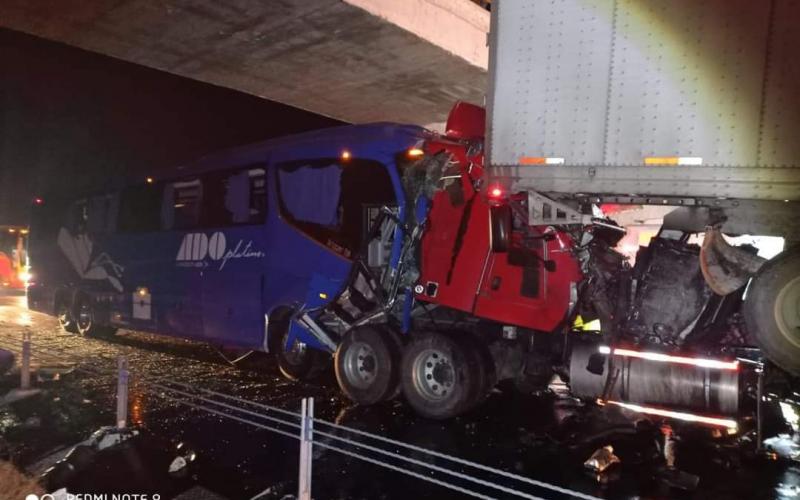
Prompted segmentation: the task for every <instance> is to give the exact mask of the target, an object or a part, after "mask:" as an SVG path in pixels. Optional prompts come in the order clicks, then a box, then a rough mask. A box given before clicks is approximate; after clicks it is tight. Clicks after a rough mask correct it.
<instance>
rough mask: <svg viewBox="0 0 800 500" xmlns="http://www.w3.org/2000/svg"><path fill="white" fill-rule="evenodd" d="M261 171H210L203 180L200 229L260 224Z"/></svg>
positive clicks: (263, 202)
mask: <svg viewBox="0 0 800 500" xmlns="http://www.w3.org/2000/svg"><path fill="white" fill-rule="evenodd" d="M264 181H265V179H264V169H263V168H255V167H252V168H246V169H239V170H235V171H226V172H214V173H211V174H209V175H208V176H206V177H205V178H204V179H203V204H204V207H203V227H226V226H234V225H239V224H263V223H264V217H265V215H266V189H265V182H264Z"/></svg>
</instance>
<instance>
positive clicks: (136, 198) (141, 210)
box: [117, 184, 161, 232]
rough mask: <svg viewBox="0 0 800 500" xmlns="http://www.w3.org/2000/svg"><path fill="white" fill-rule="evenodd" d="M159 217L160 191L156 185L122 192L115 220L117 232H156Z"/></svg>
mask: <svg viewBox="0 0 800 500" xmlns="http://www.w3.org/2000/svg"><path fill="white" fill-rule="evenodd" d="M160 215H161V190H160V189H159V186H158V185H153V184H142V185H139V186H131V187H128V188H125V189H124V190H123V191H122V193H121V195H120V202H119V217H118V219H117V227H118V228H119V231H121V232H146V231H157V230H158V229H159V226H160V224H159V222H160Z"/></svg>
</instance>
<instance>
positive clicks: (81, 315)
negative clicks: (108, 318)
mask: <svg viewBox="0 0 800 500" xmlns="http://www.w3.org/2000/svg"><path fill="white" fill-rule="evenodd" d="M77 324H78V330H80V332H81V333H83V332H87V331H89V329H90V328H91V327H92V309H91V307H89V304H86V303H83V304H81V306H80V308H78V318H77Z"/></svg>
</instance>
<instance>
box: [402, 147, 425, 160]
mask: <svg viewBox="0 0 800 500" xmlns="http://www.w3.org/2000/svg"><path fill="white" fill-rule="evenodd" d="M406 154H407V155H408V157H409V158H422V157H423V156H425V151H423V150H421V149H420V148H411V149H409V150H408V152H407V153H406Z"/></svg>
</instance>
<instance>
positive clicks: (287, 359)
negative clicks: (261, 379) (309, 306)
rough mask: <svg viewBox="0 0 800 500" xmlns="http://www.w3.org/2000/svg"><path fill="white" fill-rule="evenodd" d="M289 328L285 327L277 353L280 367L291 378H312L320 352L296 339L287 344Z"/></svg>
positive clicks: (317, 365) (315, 371)
mask: <svg viewBox="0 0 800 500" xmlns="http://www.w3.org/2000/svg"><path fill="white" fill-rule="evenodd" d="M288 337H289V328H288V324H287V328H285V329H284V330H283V332H282V334H281V336H280V344H278V348H277V349H276V352H275V355H276V356H277V357H278V369H279V370H280V371H281V373H282V374H283V376H284V377H286V378H288V379H289V380H307V379H310V378H312V377H313V376H314V375H315V374H316V373H317V369H318V367H319V364H320V362H319V352H318V351H315V350H314V349H309V348H308V346H306V344H304V343H303V342H300V341H299V340H297V339H294V341H293V342H292V344H291V345H289V346H287V345H286V344H287V341H288Z"/></svg>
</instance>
